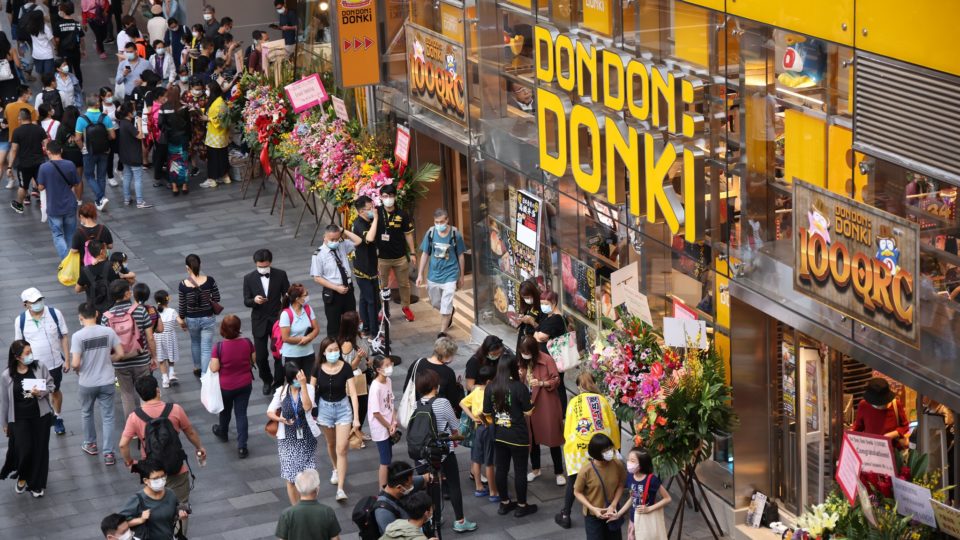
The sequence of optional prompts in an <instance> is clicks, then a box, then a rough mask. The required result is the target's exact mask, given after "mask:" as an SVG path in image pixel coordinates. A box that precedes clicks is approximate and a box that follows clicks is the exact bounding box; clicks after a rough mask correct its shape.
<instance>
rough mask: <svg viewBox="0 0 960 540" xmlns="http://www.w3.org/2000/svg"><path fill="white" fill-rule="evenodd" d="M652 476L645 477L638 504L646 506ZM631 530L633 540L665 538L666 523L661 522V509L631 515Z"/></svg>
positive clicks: (635, 512) (658, 539) (659, 539)
mask: <svg viewBox="0 0 960 540" xmlns="http://www.w3.org/2000/svg"><path fill="white" fill-rule="evenodd" d="M651 478H653V475H650V474H648V475H647V481H646V482H644V485H643V495H641V498H640V504H643V505H646V504H647V493H648V492H649V490H650V484H652V483H653V481H652V480H651ZM633 530H634V537H635V540H662V539H663V538H666V537H667V527H666V523H665V522H664V521H663V508H661V509H659V510H657V511H656V512H647V513H646V514H640V513H637V511H636V509H634V513H633Z"/></svg>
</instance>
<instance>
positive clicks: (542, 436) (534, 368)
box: [517, 336, 567, 486]
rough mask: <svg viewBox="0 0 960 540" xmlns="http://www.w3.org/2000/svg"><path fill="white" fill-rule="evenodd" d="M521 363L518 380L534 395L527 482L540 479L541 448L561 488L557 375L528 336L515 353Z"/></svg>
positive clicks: (548, 358) (560, 413)
mask: <svg viewBox="0 0 960 540" xmlns="http://www.w3.org/2000/svg"><path fill="white" fill-rule="evenodd" d="M517 353H518V354H519V359H518V360H519V362H520V378H521V379H522V380H524V381H526V382H527V384H528V385H530V391H531V393H532V394H533V396H532V398H531V401H532V402H533V407H534V409H533V415H532V416H531V417H530V465H531V469H530V472H529V473H528V474H527V481H528V482H532V481H534V480H535V479H536V478H537V477H538V476H540V445H541V444H542V445H545V446H546V447H548V448H549V449H550V458H551V459H552V460H553V474H555V475H556V479H557V485H558V486H564V485H566V483H567V478H566V476H565V475H564V474H563V453H562V452H561V451H560V448H561V447H562V446H563V420H562V419H563V410H562V409H561V407H560V396H559V395H558V394H559V393H560V372H559V371H558V370H557V364H556V363H555V362H554V361H553V358H552V357H551V356H550V355H549V354H547V353H545V352H543V351H541V350H540V347H538V346H537V341H536V340H535V339H533V338H532V337H530V336H527V337H526V338H524V339H523V342H521V343H520V349H519V350H518V351H517Z"/></svg>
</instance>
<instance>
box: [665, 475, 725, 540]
mask: <svg viewBox="0 0 960 540" xmlns="http://www.w3.org/2000/svg"><path fill="white" fill-rule="evenodd" d="M674 480H679V481H680V483H681V484H682V485H683V492H682V493H681V495H680V505H679V506H678V507H677V511H676V513H674V514H673V520H672V521H671V522H670V530H669V532H667V538H673V528H674V527H675V526H676V525H677V523H678V521H679V524H680V526H679V527H677V538H678V539H680V538H683V514H684V512H685V511H686V508H687V504H686V503H687V497H689V498H690V501H691V503H692V506H693V511H694V512H699V513H700V515H701V516H702V517H703V522H704V523H706V524H707V529H709V530H710V534H712V535H713V538H714V540H720V537H721V536H723V529H721V528H720V520H718V519H717V515H716V514H715V513H714V512H713V506H712V505H711V504H710V499H708V498H707V492H706V490H705V489H704V488H703V483H702V482H701V481H700V477H699V476H697V468H696V465H694V464H692V463H691V464H689V465H687V467H686V468H685V469H683V470H682V471H680V473H679V474H678V475H676V476H674V477H673V478H671V479H670V484H672V483H673V481H674ZM698 488H699V490H700V494H699V496H698V495H697V489H698ZM668 489H669V487H668ZM703 507H706V509H707V511H708V512H710V518H707V514H706V513H705V512H704V510H703ZM714 527H716V529H714Z"/></svg>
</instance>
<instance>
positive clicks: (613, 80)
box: [534, 26, 705, 242]
mask: <svg viewBox="0 0 960 540" xmlns="http://www.w3.org/2000/svg"><path fill="white" fill-rule="evenodd" d="M534 50H535V53H536V74H537V79H538V80H539V81H540V83H541V85H540V86H539V87H538V88H537V99H536V102H537V125H538V130H539V137H540V138H539V140H540V168H541V169H542V170H543V171H544V172H547V173H550V174H552V175H554V176H557V177H560V176H564V175H565V174H566V173H567V170H568V168H569V169H570V170H572V173H573V178H574V180H575V181H576V182H577V185H578V186H579V187H580V188H581V189H582V190H584V191H585V192H587V193H593V194H599V193H600V192H601V189H602V187H603V185H604V184H606V189H605V193H606V199H607V201H609V202H610V203H611V204H614V205H616V204H621V203H627V207H628V208H629V211H630V212H631V213H632V214H633V215H634V216H637V217H641V216H646V219H647V221H648V222H650V223H655V222H658V221H661V220H662V221H663V222H665V223H666V224H667V226H668V227H669V228H670V231H671V232H672V233H673V234H678V233H680V232H681V231H682V232H683V235H684V238H685V239H686V240H687V241H688V242H695V241H697V240H698V239H699V238H700V237H701V236H702V230H703V229H702V227H703V220H704V219H703V218H704V216H703V206H704V205H703V201H704V186H705V178H704V157H705V152H704V151H703V149H701V148H700V147H698V146H695V145H694V144H692V142H690V139H692V138H694V137H697V136H699V135H702V133H703V125H704V121H703V116H702V115H700V114H698V113H697V112H696V105H697V104H698V103H700V102H701V101H702V99H703V83H702V81H701V80H700V79H697V78H693V77H689V76H687V75H685V74H683V73H680V72H676V71H671V70H670V69H668V68H667V67H665V66H659V65H655V64H653V63H650V62H647V61H645V60H642V59H637V58H633V57H631V56H629V55H627V54H625V53H622V52H619V51H614V50H609V49H601V48H597V47H596V46H595V45H593V44H591V43H584V42H581V41H578V40H575V39H574V38H573V37H572V36H570V35H567V34H559V33H557V32H555V31H553V30H551V29H548V28H546V27H543V26H537V27H536V28H535V29H534ZM550 84H555V85H556V86H558V87H559V88H560V89H561V90H563V91H564V92H575V93H576V94H577V95H579V96H582V97H588V98H590V100H591V101H592V102H594V103H597V104H602V105H603V107H604V108H605V109H607V110H609V111H610V112H611V114H610V115H609V116H608V115H603V114H599V115H598V114H597V113H596V112H595V109H591V108H589V107H587V106H585V105H581V104H576V105H573V104H571V102H570V100H569V99H568V98H567V96H566V94H555V93H553V92H551V91H550V90H548V89H547V87H548V85H550ZM620 113H622V114H623V115H625V116H627V117H632V118H633V119H634V120H636V121H638V122H649V124H650V125H652V126H653V128H652V129H650V130H641V129H638V128H637V127H634V125H628V124H626V123H625V122H623V120H622V119H620V118H619V114H620ZM601 134H602V135H601ZM676 165H679V166H680V169H681V170H682V173H681V175H680V177H681V190H680V192H677V191H676V190H675V189H674V188H673V186H672V185H671V176H670V172H671V170H672V169H674V168H675V166H676ZM621 167H622V169H625V170H626V172H627V179H626V182H627V183H628V184H627V187H628V188H629V193H630V200H629V201H621V200H620V198H621V197H622V193H623V192H624V191H625V190H624V189H623V186H621V185H619V181H620V180H619V179H618V171H619V170H622V169H621Z"/></svg>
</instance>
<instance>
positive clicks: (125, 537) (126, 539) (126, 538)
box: [117, 529, 133, 540]
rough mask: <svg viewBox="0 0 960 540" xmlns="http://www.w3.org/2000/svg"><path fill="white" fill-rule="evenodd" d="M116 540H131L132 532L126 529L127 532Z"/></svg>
mask: <svg viewBox="0 0 960 540" xmlns="http://www.w3.org/2000/svg"><path fill="white" fill-rule="evenodd" d="M117 540H133V531H131V530H130V529H127V532H125V533H123V534H121V535H120V536H118V537H117Z"/></svg>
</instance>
